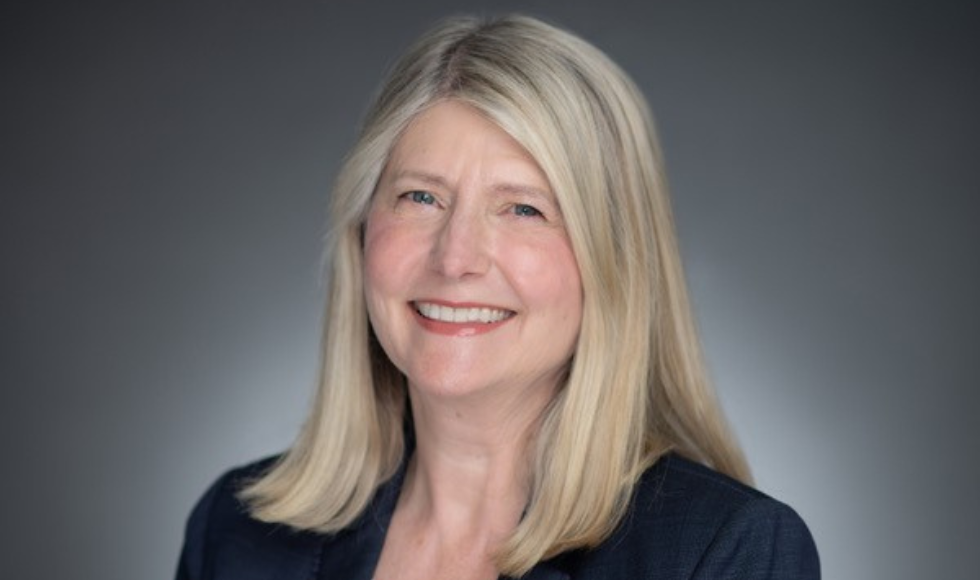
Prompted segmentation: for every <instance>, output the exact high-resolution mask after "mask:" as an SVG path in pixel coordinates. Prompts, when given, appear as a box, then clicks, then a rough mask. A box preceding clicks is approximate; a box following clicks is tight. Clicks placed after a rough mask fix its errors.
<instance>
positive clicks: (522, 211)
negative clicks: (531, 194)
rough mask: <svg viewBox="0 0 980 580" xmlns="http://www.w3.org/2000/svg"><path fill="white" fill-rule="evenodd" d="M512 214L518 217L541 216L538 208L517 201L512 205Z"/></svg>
mask: <svg viewBox="0 0 980 580" xmlns="http://www.w3.org/2000/svg"><path fill="white" fill-rule="evenodd" d="M514 215H517V216H520V217H542V214H541V212H540V211H538V208H536V207H534V206H533V205H527V204H526V203H518V204H515V205H514Z"/></svg>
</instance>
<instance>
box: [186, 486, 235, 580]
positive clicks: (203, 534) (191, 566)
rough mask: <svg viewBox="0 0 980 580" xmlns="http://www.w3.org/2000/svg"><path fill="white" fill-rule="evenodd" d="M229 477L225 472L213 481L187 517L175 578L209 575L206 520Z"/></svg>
mask: <svg viewBox="0 0 980 580" xmlns="http://www.w3.org/2000/svg"><path fill="white" fill-rule="evenodd" d="M229 477H230V474H226V475H225V476H224V477H221V478H219V479H218V480H217V481H215V482H214V483H213V484H212V485H211V487H210V488H208V490H207V492H205V493H204V495H203V496H202V497H201V499H200V500H198V502H197V504H196V505H195V506H194V509H193V510H192V511H191V515H190V516H189V517H188V518H187V525H186V527H185V529H184V546H183V548H182V549H181V551H180V560H179V561H178V564H177V575H176V580H205V579H206V578H208V577H209V575H208V572H207V570H206V568H207V564H206V554H207V552H208V550H207V543H208V540H207V537H208V522H209V520H210V519H211V511H212V509H213V507H214V503H215V498H216V497H217V496H218V494H219V492H220V491H221V489H222V488H223V487H224V486H225V485H226V483H227V480H228V478H229Z"/></svg>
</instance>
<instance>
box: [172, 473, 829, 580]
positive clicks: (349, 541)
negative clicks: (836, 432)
mask: <svg viewBox="0 0 980 580" xmlns="http://www.w3.org/2000/svg"><path fill="white" fill-rule="evenodd" d="M267 465H268V462H260V463H256V464H252V465H250V466H247V467H244V468H241V469H237V470H234V471H231V472H229V473H227V474H226V475H225V476H223V477H222V478H220V479H219V480H218V481H217V482H216V483H215V484H214V485H212V486H211V488H210V489H209V490H208V492H207V493H206V494H205V495H204V497H203V498H201V500H200V501H199V502H198V504H197V506H196V507H195V508H194V511H193V512H192V513H191V516H190V519H189V520H188V523H187V532H186V537H185V542H184V549H183V552H182V554H181V558H180V564H179V567H178V571H177V580H272V579H276V580H361V579H363V580H369V579H370V578H371V577H372V575H373V574H374V568H375V566H376V565H377V562H378V557H379V556H380V554H381V548H382V546H383V544H384V536H385V531H386V530H387V527H388V523H389V522H390V520H391V514H392V512H393V510H394V508H395V503H396V500H397V497H398V492H399V490H400V489H401V484H402V478H403V477H404V471H401V472H399V474H398V475H396V476H395V477H394V478H393V479H392V480H391V481H390V482H388V483H387V484H385V485H384V486H382V487H381V489H380V490H379V491H378V494H377V495H376V497H375V498H374V501H373V502H372V504H371V506H370V507H369V508H368V509H367V510H365V512H364V514H363V515H362V516H361V517H360V519H359V520H358V521H357V522H355V523H354V525H352V526H351V527H350V528H349V529H346V530H344V531H342V532H340V533H338V534H334V535H329V536H326V535H318V534H312V533H309V532H297V531H294V530H291V529H289V528H287V527H284V526H278V525H271V524H266V523H262V522H259V521H256V520H254V519H252V518H250V517H249V516H248V513H247V511H246V510H245V508H244V506H243V505H242V504H241V503H240V502H239V501H238V500H237V499H236V498H235V495H234V494H235V491H236V490H237V489H239V488H240V486H241V482H242V481H244V480H245V479H247V478H249V477H251V476H254V475H255V474H258V473H260V472H261V471H262V469H264V467H265V466H267ZM819 577H820V565H819V561H818V558H817V551H816V547H815V545H814V543H813V539H812V537H811V536H810V532H809V530H807V527H806V525H805V524H804V523H803V520H801V519H800V517H799V516H798V515H797V514H796V513H795V512H794V511H793V510H792V509H791V508H789V507H788V506H786V505H784V504H782V503H780V502H778V501H776V500H774V499H772V498H770V497H768V496H766V495H764V494H762V493H761V492H759V491H756V490H754V489H752V488H750V487H747V486H745V485H742V484H740V483H738V482H737V481H734V480H732V479H730V478H728V477H725V476H724V475H721V474H719V473H717V472H714V471H712V470H710V469H708V468H706V467H703V466H701V465H699V464H695V463H692V462H690V461H688V460H686V459H684V458H682V457H680V456H678V455H668V456H666V457H664V458H663V459H661V460H660V461H659V462H658V463H657V464H656V465H655V466H653V467H652V468H650V469H649V470H648V471H647V473H645V474H644V475H643V477H642V479H641V481H640V483H639V485H638V486H637V489H636V493H635V494H634V497H633V501H632V503H631V507H630V509H629V511H628V513H627V515H626V517H625V518H624V519H623V522H622V523H621V524H620V526H619V528H618V529H617V530H616V532H615V533H614V534H613V535H612V536H611V537H610V538H609V539H608V540H606V541H605V542H604V543H603V544H602V545H601V546H599V547H597V548H595V549H592V550H576V551H572V552H567V553H565V554H562V555H560V556H558V557H556V558H554V559H552V560H549V561H546V562H541V563H540V564H538V565H537V566H536V567H535V568H534V569H533V570H532V571H531V572H530V573H529V574H528V575H527V576H525V578H526V579H528V580H568V579H595V580H598V579H603V580H614V579H620V578H622V579H631V580H632V579H649V580H654V579H656V580H674V579H683V578H691V579H697V580H728V579H732V580H734V579H739V580H742V579H745V580H762V579H807V580H809V579H818V578H819Z"/></svg>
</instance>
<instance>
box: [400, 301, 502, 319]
mask: <svg viewBox="0 0 980 580" xmlns="http://www.w3.org/2000/svg"><path fill="white" fill-rule="evenodd" d="M415 309H416V310H418V311H419V314H421V315H422V316H424V317H426V318H431V319H432V320H438V321H440V322H483V323H484V324H489V323H491V322H499V321H501V320H503V319H505V318H507V317H508V316H510V315H511V312H510V311H509V310H497V309H496V308H452V307H449V306H442V305H439V304H428V303H425V302H416V303H415Z"/></svg>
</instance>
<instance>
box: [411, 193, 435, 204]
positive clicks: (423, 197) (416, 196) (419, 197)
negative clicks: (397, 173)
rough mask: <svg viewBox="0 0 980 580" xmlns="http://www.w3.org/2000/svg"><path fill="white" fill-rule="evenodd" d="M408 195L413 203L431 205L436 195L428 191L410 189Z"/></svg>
mask: <svg viewBox="0 0 980 580" xmlns="http://www.w3.org/2000/svg"><path fill="white" fill-rule="evenodd" d="M408 197H409V198H410V199H411V200H412V201H414V202H415V203H423V204H425V205H432V204H434V203H435V202H436V196H434V195H432V194H431V193H429V192H428V191H410V192H408Z"/></svg>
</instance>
